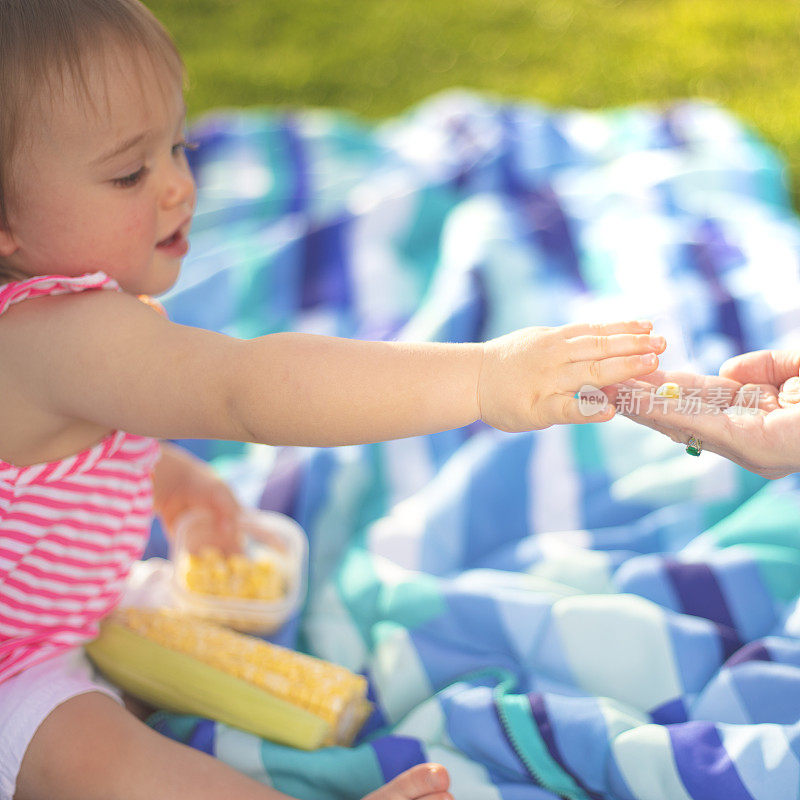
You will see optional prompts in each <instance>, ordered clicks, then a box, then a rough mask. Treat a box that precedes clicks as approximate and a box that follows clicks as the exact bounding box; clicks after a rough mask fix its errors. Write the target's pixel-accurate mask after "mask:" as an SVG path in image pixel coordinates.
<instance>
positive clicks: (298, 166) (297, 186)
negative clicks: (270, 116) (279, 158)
mask: <svg viewBox="0 0 800 800" xmlns="http://www.w3.org/2000/svg"><path fill="white" fill-rule="evenodd" d="M281 132H282V133H283V138H284V140H285V142H286V151H285V152H286V155H287V156H288V159H287V160H288V162H289V164H290V166H291V169H290V172H291V175H292V177H293V178H294V181H293V185H292V193H291V195H290V197H289V201H288V204H287V207H286V210H285V213H287V214H296V213H297V212H299V211H303V210H304V209H305V208H306V207H307V206H308V197H309V188H308V169H307V164H306V159H305V154H304V152H303V140H302V138H301V136H300V135H299V133H298V130H297V123H296V121H295V120H294V119H293V118H292V117H291V116H289V115H288V114H287V115H286V116H285V117H284V118H283V125H282V126H281Z"/></svg>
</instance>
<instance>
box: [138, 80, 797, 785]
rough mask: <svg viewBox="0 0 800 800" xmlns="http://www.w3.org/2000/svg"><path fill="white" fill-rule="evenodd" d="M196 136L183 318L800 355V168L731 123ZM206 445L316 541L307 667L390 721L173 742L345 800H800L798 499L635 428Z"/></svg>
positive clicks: (674, 355)
mask: <svg viewBox="0 0 800 800" xmlns="http://www.w3.org/2000/svg"><path fill="white" fill-rule="evenodd" d="M190 134H191V138H192V139H194V140H195V141H197V142H199V143H200V145H201V147H200V149H199V150H198V151H197V152H196V153H194V154H193V156H192V158H193V163H192V166H193V168H194V170H195V173H196V176H197V179H198V182H199V189H200V195H199V197H200V199H199V206H198V213H197V217H196V221H195V225H194V229H193V232H192V237H191V241H192V250H191V254H190V256H189V258H188V259H187V260H186V262H185V266H184V270H183V273H182V275H181V277H180V279H179V281H178V283H177V284H176V286H175V287H174V288H173V289H172V290H171V291H170V292H169V293H168V294H166V295H164V296H163V297H162V298H161V299H162V300H163V302H164V305H165V307H166V308H167V310H168V312H169V315H170V317H171V318H172V319H173V320H174V321H176V322H180V323H183V324H189V325H197V326H201V327H205V328H209V329H213V330H217V331H222V332H224V333H228V334H231V335H234V336H239V337H243V338H252V337H256V336H261V335H265V334H268V333H271V332H274V331H283V330H296V331H304V332H310V333H323V334H328V335H336V336H348V337H353V338H364V339H367V338H370V339H380V338H382V339H394V340H399V341H402V340H437V341H454V342H457V341H482V340H485V339H488V338H490V337H494V336H498V335H501V334H504V333H507V332H509V331H511V330H513V329H515V328H519V327H523V326H528V325H534V324H542V325H557V324H561V323H565V322H568V321H576V320H601V319H606V320H608V319H615V318H620V317H621V318H637V317H649V318H652V319H654V320H655V321H656V329H657V331H661V332H664V333H665V334H666V335H667V336H668V340H669V349H668V351H667V353H666V354H665V357H664V360H663V363H664V365H665V366H667V367H674V366H679V365H681V364H689V365H690V366H691V367H692V368H694V369H698V370H704V371H707V370H711V371H716V370H717V369H718V368H719V366H720V364H721V362H722V361H723V360H724V359H725V358H727V357H729V356H730V355H733V354H736V353H739V352H742V351H745V350H751V349H756V348H761V347H766V346H786V345H792V344H796V343H797V341H798V340H797V334H798V326H800V226H798V220H797V218H796V216H795V214H794V213H793V211H792V208H791V203H790V199H789V196H788V192H787V184H788V181H787V172H786V168H785V165H784V164H783V162H782V161H781V159H780V157H779V156H778V155H777V154H776V153H775V152H774V150H772V149H771V148H770V147H769V146H768V145H767V144H766V143H765V142H764V141H763V140H762V139H761V138H760V137H759V136H758V135H757V134H756V133H754V132H753V131H752V130H749V129H748V128H747V127H746V126H745V125H743V124H742V123H741V122H739V121H737V120H736V119H734V118H733V117H732V116H731V115H730V114H729V113H727V112H726V111H725V110H723V109H721V108H719V107H716V106H715V105H712V104H709V103H706V102H700V101H692V102H676V103H673V104H671V105H668V106H664V107H650V106H637V107H631V108H622V109H614V110H605V111H593V112H587V111H582V110H573V109H550V108H546V107H544V106H541V105H538V104H535V103H532V102H511V101H507V100H504V99H502V98H496V97H490V96H486V95H478V94H475V93H471V92H467V91H452V92H447V93H444V94H441V95H437V96H435V97H433V98H431V99H429V100H428V101H426V102H424V103H422V104H421V105H419V106H417V107H415V108H412V109H410V110H409V111H407V112H406V113H404V114H402V115H400V116H398V117H397V118H395V119H391V120H388V121H385V122H381V123H379V124H377V123H372V124H371V123H367V122H365V121H362V120H359V119H357V118H355V117H353V116H350V115H347V114H344V113H340V112H331V111H320V110H312V111H293V112H290V111H283V112H278V111H274V110H266V109H251V110H230V111H219V112H215V113H213V114H210V115H207V116H205V117H202V118H200V119H198V120H196V121H195V122H194V124H193V126H192V129H191V131H190ZM187 391H191V387H187ZM386 402H387V403H391V402H392V398H391V396H388V397H387V398H386ZM264 413H269V408H268V407H267V406H265V409H264ZM354 413H356V412H355V411H354ZM180 444H183V445H184V446H186V447H188V448H189V449H191V450H193V451H194V452H195V453H197V454H198V455H200V456H201V457H203V458H205V459H207V460H208V461H210V462H211V463H212V464H213V465H214V467H215V468H216V469H217V470H218V471H219V472H220V474H222V475H223V476H224V477H225V478H226V479H227V480H229V481H230V483H231V485H232V486H233V487H234V489H235V490H236V491H237V493H238V495H239V497H240V499H241V500H242V502H244V503H247V504H250V505H253V506H258V507H261V508H268V509H275V510H278V511H282V512H284V513H286V514H289V515H291V516H292V517H293V518H295V519H296V520H297V521H298V522H299V523H300V524H301V525H302V526H303V527H304V529H305V530H306V531H307V533H308V536H309V539H310V589H309V595H308V599H307V602H306V605H305V607H304V609H303V612H302V614H301V615H300V616H299V618H298V619H296V620H295V621H294V622H293V623H292V624H290V625H288V626H287V627H286V628H285V629H284V630H283V631H281V633H280V635H279V636H278V637H277V640H278V641H281V642H283V643H288V644H290V645H292V646H295V647H297V648H299V649H301V650H303V651H306V652H310V653H312V654H315V655H318V656H321V657H323V658H327V659H331V660H333V661H337V662H339V663H342V664H344V665H346V666H347V667H349V668H351V669H354V670H356V671H360V672H363V673H364V674H365V675H366V676H367V677H368V678H369V682H370V695H371V698H372V700H373V701H374V703H375V707H376V710H375V713H374V714H373V716H372V718H371V719H370V720H369V721H368V723H367V725H366V726H365V728H364V730H363V732H362V733H361V735H360V736H359V738H358V739H357V741H356V744H355V746H354V747H353V748H352V749H336V748H331V749H325V750H320V751H316V752H311V753H307V752H300V751H295V750H292V749H290V748H286V747H281V746H277V745H275V744H272V743H270V742H266V741H262V740H260V739H258V738H256V737H254V736H250V735H247V734H244V733H242V732H240V731H237V730H234V729H232V728H229V727H226V726H225V725H222V724H218V723H215V722H213V721H209V720H201V719H197V718H195V717H186V716H179V715H171V714H166V713H158V714H156V715H155V716H154V717H153V718H151V720H150V724H151V725H153V726H154V727H155V728H157V729H158V730H160V731H162V732H163V733H165V734H166V735H169V736H172V737H174V738H177V739H179V740H181V741H184V742H187V743H189V744H191V745H193V746H195V747H198V748H200V749H203V750H206V751H207V752H210V753H213V754H215V755H216V756H217V757H219V758H221V759H223V760H225V761H226V762H228V763H230V764H232V765H233V766H235V767H237V768H239V769H241V770H243V771H244V772H246V773H248V774H250V775H253V776H254V777H256V778H258V779H259V780H262V781H264V782H265V783H269V784H271V785H273V786H275V787H276V788H277V789H279V790H281V791H284V792H287V793H289V794H292V795H294V796H296V797H299V798H309V799H310V798H314V800H327V799H328V798H331V799H333V798H337V799H338V798H359V797H362V796H363V795H364V794H366V793H367V792H368V791H370V790H372V789H374V788H376V787H377V786H378V785H380V784H381V783H383V782H385V781H386V780H388V779H390V778H391V777H393V776H394V775H396V774H397V773H398V772H400V771H402V770H403V769H406V768H407V767H409V766H411V765H413V764H415V763H419V762H422V761H426V760H434V761H438V762H441V763H442V764H444V765H445V766H446V767H447V768H448V770H449V771H450V775H451V778H452V792H453V795H454V797H455V798H457V800H499V799H500V798H502V799H503V800H545V799H548V800H550V799H552V798H555V797H565V798H576V799H577V798H580V799H581V800H583V799H584V798H618V799H619V800H631V799H632V798H637V800H645V799H647V800H650V799H651V798H652V799H654V800H655V799H656V798H658V799H659V800H661V799H662V798H663V799H665V798H670V800H672V799H673V798H674V799H675V800H678V799H680V800H685V798H695V799H697V800H699V798H703V799H704V800H709V799H711V798H725V800H735V799H738V798H756V799H757V800H789V798H796V797H798V796H800V607H799V606H798V603H797V601H798V596H799V594H800V513H799V512H800V484H799V483H798V480H797V479H796V478H795V477H793V476H792V477H789V478H786V479H783V480H780V481H775V482H769V483H768V482H766V481H765V480H763V479H761V478H759V477H757V476H755V475H753V474H750V473H748V472H746V471H744V470H742V469H740V468H738V467H737V466H735V465H733V464H731V463H730V462H727V461H725V460H723V459H721V458H719V457H717V456H715V455H713V454H710V453H703V455H702V456H701V457H700V458H690V457H688V456H686V455H685V453H684V452H683V447H681V446H680V445H676V444H674V443H673V442H671V441H670V440H669V439H667V438H666V437H662V436H659V435H658V434H656V433H654V432H652V431H650V430H648V429H645V428H642V427H639V426H636V425H635V424H633V423H632V422H630V421H629V420H626V419H624V418H620V417H618V418H616V419H615V420H613V421H612V422H610V423H608V424H603V425H583V426H574V427H553V428H550V429H547V430H544V431H539V432H532V433H522V434H508V433H503V432H499V431H496V430H493V429H491V428H489V427H488V426H486V425H484V424H482V423H477V424H474V425H471V426H469V427H466V428H462V429H459V430H453V431H446V432H442V433H437V434H435V435H430V436H423V437H413V438H408V439H402V440H397V441H390V442H382V443H378V444H370V445H361V446H350V447H338V448H307V447H302V448H300V447H270V446H267V445H260V444H247V443H238V442H216V441H206V440H202V441H197V440H192V441H180ZM156 533H157V532H156ZM154 541H156V540H154ZM154 547H156V546H155V545H154ZM156 549H157V548H156ZM156 549H151V553H153V552H156Z"/></svg>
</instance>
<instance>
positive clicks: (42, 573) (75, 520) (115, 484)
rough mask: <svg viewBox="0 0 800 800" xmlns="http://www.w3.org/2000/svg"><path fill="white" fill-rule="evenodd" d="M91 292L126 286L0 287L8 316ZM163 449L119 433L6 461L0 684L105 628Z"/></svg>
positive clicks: (141, 532)
mask: <svg viewBox="0 0 800 800" xmlns="http://www.w3.org/2000/svg"><path fill="white" fill-rule="evenodd" d="M88 289H111V290H116V291H122V289H121V287H120V286H119V284H118V283H117V282H116V281H115V280H114V279H113V278H110V277H109V276H108V275H106V274H105V273H104V272H93V273H86V274H84V275H81V276H80V277H74V278H70V277H66V276H63V275H43V276H39V277H35V278H30V279H28V280H24V281H16V282H14V283H9V284H7V285H5V286H2V287H0V317H1V316H2V314H3V312H4V311H5V310H6V309H7V308H9V306H11V305H12V304H13V303H19V302H20V301H22V300H26V299H28V298H30V297H40V296H42V295H46V294H66V293H68V292H82V291H84V290H88ZM0 325H2V319H0ZM1 451H2V442H0V452H1ZM159 455H160V445H159V442H158V440H157V439H153V438H151V437H146V436H136V435H133V434H130V433H126V432H125V431H121V430H115V431H113V432H112V433H109V434H108V435H107V436H105V437H104V438H103V439H102V441H100V442H98V443H97V444H95V445H94V446H92V447H89V448H87V449H86V450H82V451H81V452H80V453H76V454H75V455H72V456H68V457H67V458H63V459H60V460H58V461H48V462H45V463H41V464H33V465H30V466H26V467H16V466H14V465H13V464H10V463H8V462H7V461H3V460H0V681H3V680H5V679H6V678H10V677H11V676H12V675H14V674H16V673H17V672H19V671H21V670H23V669H25V668H26V667H29V666H33V665H34V664H37V663H38V662H40V661H44V660H45V659H47V658H49V657H51V656H53V655H55V654H56V653H59V652H61V651H63V650H65V649H67V648H70V647H75V646H77V645H81V644H83V643H84V642H87V641H88V640H90V639H92V638H94V637H95V636H96V635H97V630H98V621H99V620H100V619H101V618H102V617H103V616H105V615H106V614H108V613H109V611H111V609H112V608H113V607H114V606H115V605H116V603H117V602H118V600H119V597H120V595H121V592H122V588H123V584H124V582H125V578H126V577H127V575H128V572H129V570H130V568H131V565H132V563H133V562H134V561H135V560H136V559H138V558H139V557H140V556H141V554H142V552H143V550H144V547H145V545H146V543H147V538H148V535H149V533H150V525H151V522H152V514H153V485H152V476H151V473H152V469H153V467H154V465H155V463H156V461H157V460H158V458H159Z"/></svg>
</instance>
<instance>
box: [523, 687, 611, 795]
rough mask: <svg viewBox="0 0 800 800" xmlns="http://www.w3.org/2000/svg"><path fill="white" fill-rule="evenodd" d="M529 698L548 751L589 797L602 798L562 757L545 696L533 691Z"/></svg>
mask: <svg viewBox="0 0 800 800" xmlns="http://www.w3.org/2000/svg"><path fill="white" fill-rule="evenodd" d="M528 700H529V701H530V704H531V714H532V715H533V719H534V722H535V723H536V726H537V727H538V728H539V735H540V736H541V737H542V741H543V742H544V743H545V746H546V747H547V752H548V753H550V757H551V758H552V759H553V761H555V762H556V764H558V765H559V766H560V767H561V769H563V770H564V772H566V773H567V775H569V776H570V777H571V778H572V779H573V780H574V781H575V783H577V784H578V786H580V787H581V789H583V791H584V792H586V794H587V795H588V796H589V797H591V798H592V800H602V796H601V795H599V794H596V793H595V792H593V791H592V790H591V789H589V788H588V787H587V786H586V785H585V784H584V783H583V782H582V781H581V780H580V778H578V776H577V775H575V773H574V772H572V771H571V770H570V769H569V767H568V766H567V764H566V762H565V761H564V759H563V758H562V756H561V751H560V750H559V749H558V744H556V737H555V731H554V730H553V726H552V724H551V723H550V716H549V714H548V713H547V706H546V705H545V703H544V697H543V696H542V695H541V694H539V693H538V692H531V693H530V694H529V695H528Z"/></svg>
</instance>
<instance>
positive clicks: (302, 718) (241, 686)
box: [86, 608, 371, 749]
mask: <svg viewBox="0 0 800 800" xmlns="http://www.w3.org/2000/svg"><path fill="white" fill-rule="evenodd" d="M86 650H87V653H88V654H89V656H90V657H91V658H92V660H93V661H94V662H95V663H96V664H97V665H98V666H99V667H100V668H101V669H102V670H103V671H104V672H105V673H106V675H107V676H108V677H109V678H110V679H111V680H113V681H114V682H115V683H117V684H118V685H119V686H121V687H122V688H123V689H125V690H126V691H128V692H130V693H131V694H133V695H134V696H137V697H139V698H141V699H142V700H144V701H146V702H149V703H151V704H153V705H156V706H158V707H160V708H165V709H168V710H171V711H175V712H177V713H186V714H198V715H200V716H205V717H210V718H212V719H217V720H220V721H221V722H225V723H226V724H229V725H233V726H235V727H238V728H241V729H243V730H246V731H249V732H251V733H256V734H258V735H259V736H263V737H265V738H268V739H272V740H273V741H276V742H281V743H283V744H289V745H292V746H295V747H301V748H304V749H314V748H316V747H321V746H327V745H333V744H339V745H348V744H350V743H351V742H352V739H353V737H354V736H355V734H356V733H357V732H358V730H359V729H360V727H361V725H363V723H364V721H365V720H366V718H367V716H368V715H369V712H370V710H371V705H370V704H369V702H368V701H367V700H366V693H367V682H366V679H365V678H363V677H362V676H360V675H356V674H354V673H352V672H350V671H349V670H347V669H345V668H344V667H342V666H339V665H338V664H333V663H330V662H328V661H323V660H322V659H318V658H314V657H313V656H308V655H304V654H302V653H296V652H294V651H292V650H287V649H286V648H284V647H279V646H278V645H274V644H271V643H269V642H265V641H263V640H262V639H258V638H255V637H253V636H247V635H245V634H241V633H236V632H235V631H232V630H229V629H227V628H224V627H222V626H220V625H215V624H213V623H210V622H205V621H202V620H198V619H196V618H195V617H192V616H191V615H189V614H186V613H183V612H179V611H176V610H172V609H158V610H154V609H136V608H128V609H122V610H119V611H117V612H115V613H114V614H112V615H111V616H110V617H108V618H107V619H106V620H104V621H103V623H102V625H101V633H100V636H99V637H98V638H97V639H95V641H93V642H90V643H89V644H88V645H87V646H86Z"/></svg>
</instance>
